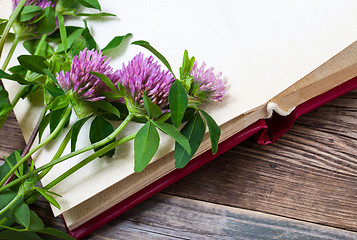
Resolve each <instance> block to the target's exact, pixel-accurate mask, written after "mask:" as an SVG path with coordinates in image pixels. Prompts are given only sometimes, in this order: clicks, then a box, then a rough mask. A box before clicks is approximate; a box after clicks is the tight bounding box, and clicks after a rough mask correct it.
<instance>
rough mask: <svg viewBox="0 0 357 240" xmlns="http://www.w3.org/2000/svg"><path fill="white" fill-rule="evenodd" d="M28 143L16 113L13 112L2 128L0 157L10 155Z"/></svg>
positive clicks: (0, 131)
mask: <svg viewBox="0 0 357 240" xmlns="http://www.w3.org/2000/svg"><path fill="white" fill-rule="evenodd" d="M25 145H26V143H25V140H24V138H23V136H22V133H21V129H20V126H19V124H18V123H17V120H16V118H15V115H14V113H11V115H10V116H9V118H8V119H7V121H6V122H5V124H4V126H3V127H2V129H1V130H0V159H4V158H3V156H5V157H6V156H8V155H9V154H10V153H11V152H13V151H14V150H22V149H24V147H25Z"/></svg>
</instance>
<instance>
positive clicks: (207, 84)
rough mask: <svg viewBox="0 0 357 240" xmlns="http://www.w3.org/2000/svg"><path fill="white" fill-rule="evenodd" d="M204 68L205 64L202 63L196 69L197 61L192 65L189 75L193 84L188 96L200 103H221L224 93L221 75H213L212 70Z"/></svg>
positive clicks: (224, 84) (224, 83) (224, 88)
mask: <svg viewBox="0 0 357 240" xmlns="http://www.w3.org/2000/svg"><path fill="white" fill-rule="evenodd" d="M205 68H206V63H205V62H203V63H202V65H201V67H198V63H197V61H195V63H194V64H193V67H192V70H191V71H190V75H191V76H192V77H193V82H192V86H191V89H190V91H189V95H191V96H193V97H195V98H197V100H199V101H200V102H201V103H207V102H209V101H216V102H217V101H222V97H223V95H224V94H225V93H226V83H227V82H226V81H224V80H222V79H221V78H220V77H221V76H222V73H221V72H219V73H218V74H215V73H214V72H213V70H214V68H213V67H211V68H208V69H207V70H206V69H205Z"/></svg>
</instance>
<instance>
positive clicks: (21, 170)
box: [14, 150, 24, 176]
mask: <svg viewBox="0 0 357 240" xmlns="http://www.w3.org/2000/svg"><path fill="white" fill-rule="evenodd" d="M14 153H15V157H16V162H20V161H21V154H20V152H19V151H17V150H16V151H14ZM18 171H19V175H20V176H22V175H23V174H24V165H23V164H21V165H20V166H19V168H18Z"/></svg>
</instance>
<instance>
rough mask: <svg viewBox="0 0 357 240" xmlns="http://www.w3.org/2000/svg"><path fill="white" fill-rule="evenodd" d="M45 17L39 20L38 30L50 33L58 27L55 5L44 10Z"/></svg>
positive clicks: (42, 32)
mask: <svg viewBox="0 0 357 240" xmlns="http://www.w3.org/2000/svg"><path fill="white" fill-rule="evenodd" d="M43 16H44V17H43V18H42V19H41V20H40V21H38V22H37V32H38V33H41V34H50V33H51V32H53V31H54V30H55V28H56V13H55V9H54V8H53V7H46V8H45V9H44V10H43Z"/></svg>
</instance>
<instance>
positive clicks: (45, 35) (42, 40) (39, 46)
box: [34, 34, 47, 55]
mask: <svg viewBox="0 0 357 240" xmlns="http://www.w3.org/2000/svg"><path fill="white" fill-rule="evenodd" d="M46 38H47V34H43V35H42V37H41V39H40V42H39V43H38V45H37V47H36V51H35V53H34V55H38V54H40V52H41V48H42V46H43V44H44V43H45V41H46Z"/></svg>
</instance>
